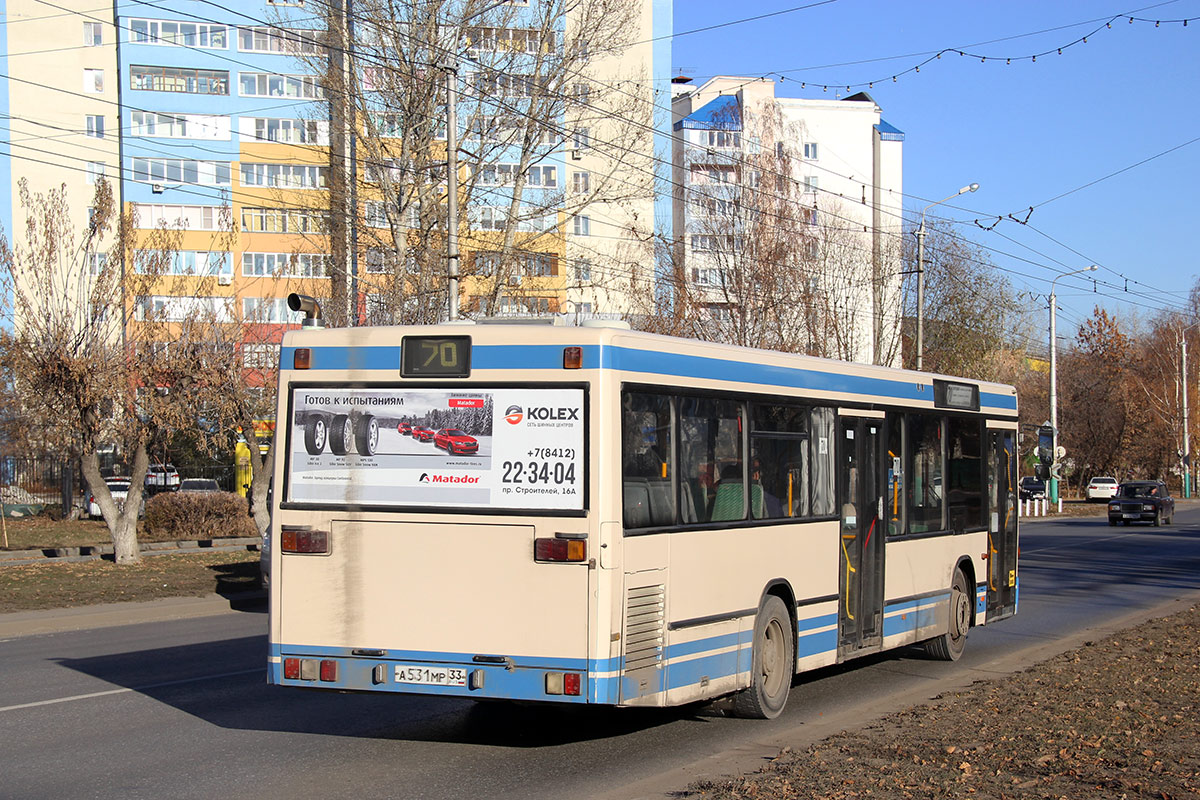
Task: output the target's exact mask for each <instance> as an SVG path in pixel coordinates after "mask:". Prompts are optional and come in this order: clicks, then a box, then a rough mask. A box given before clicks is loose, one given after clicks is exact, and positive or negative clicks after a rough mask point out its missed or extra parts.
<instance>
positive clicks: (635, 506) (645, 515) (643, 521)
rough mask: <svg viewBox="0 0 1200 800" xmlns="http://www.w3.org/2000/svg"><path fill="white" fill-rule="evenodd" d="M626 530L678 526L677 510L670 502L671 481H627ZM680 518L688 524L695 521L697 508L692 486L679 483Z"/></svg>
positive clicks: (630, 479) (652, 479) (655, 479)
mask: <svg viewBox="0 0 1200 800" xmlns="http://www.w3.org/2000/svg"><path fill="white" fill-rule="evenodd" d="M624 488H625V495H624V505H625V527H626V528H650V527H657V526H662V525H674V524H675V509H674V506H673V505H672V503H671V481H670V480H668V479H662V478H626V479H625V487H624ZM679 502H680V506H681V507H682V508H681V512H682V513H681V519H682V521H683V523H685V524H687V523H690V522H695V521H696V507H695V505H694V503H693V500H692V491H691V487H689V486H688V485H687V483H686V482H683V483H681V484H680V487H679Z"/></svg>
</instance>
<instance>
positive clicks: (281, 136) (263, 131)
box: [243, 117, 320, 144]
mask: <svg viewBox="0 0 1200 800" xmlns="http://www.w3.org/2000/svg"><path fill="white" fill-rule="evenodd" d="M247 121H248V122H249V123H252V124H253V126H254V138H255V139H257V140H259V141H260V142H284V143H286V144H318V143H319V142H318V139H319V138H320V137H319V136H318V127H317V122H316V120H311V119H272V118H267V117H254V118H252V119H249V120H247ZM248 127H249V126H246V127H244V128H243V130H246V129H247V128H248Z"/></svg>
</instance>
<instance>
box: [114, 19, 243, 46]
mask: <svg viewBox="0 0 1200 800" xmlns="http://www.w3.org/2000/svg"><path fill="white" fill-rule="evenodd" d="M129 41H130V42H132V43H133V44H161V45H173V46H183V47H207V48H212V49H215V50H224V49H225V48H227V47H228V46H229V31H228V28H226V27H225V26H224V25H209V24H204V23H197V22H185V21H182V20H170V19H131V20H129Z"/></svg>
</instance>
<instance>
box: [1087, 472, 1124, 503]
mask: <svg viewBox="0 0 1200 800" xmlns="http://www.w3.org/2000/svg"><path fill="white" fill-rule="evenodd" d="M1119 485H1120V484H1119V483H1117V479H1116V478H1113V477H1111V476H1109V475H1098V476H1096V477H1095V478H1092V479H1091V480H1090V481H1088V485H1087V499H1088V502H1089V503H1090V502H1092V501H1093V500H1111V499H1112V498H1114V497H1116V496H1117V487H1118V486H1119Z"/></svg>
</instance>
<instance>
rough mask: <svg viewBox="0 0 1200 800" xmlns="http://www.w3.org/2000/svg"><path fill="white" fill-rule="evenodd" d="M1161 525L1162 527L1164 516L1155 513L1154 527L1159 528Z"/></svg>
mask: <svg viewBox="0 0 1200 800" xmlns="http://www.w3.org/2000/svg"><path fill="white" fill-rule="evenodd" d="M1160 525H1162V515H1161V514H1159V513H1158V512H1157V511H1155V512H1154V527H1156V528H1157V527H1158V526H1160Z"/></svg>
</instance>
